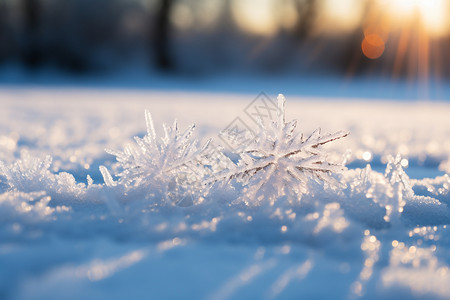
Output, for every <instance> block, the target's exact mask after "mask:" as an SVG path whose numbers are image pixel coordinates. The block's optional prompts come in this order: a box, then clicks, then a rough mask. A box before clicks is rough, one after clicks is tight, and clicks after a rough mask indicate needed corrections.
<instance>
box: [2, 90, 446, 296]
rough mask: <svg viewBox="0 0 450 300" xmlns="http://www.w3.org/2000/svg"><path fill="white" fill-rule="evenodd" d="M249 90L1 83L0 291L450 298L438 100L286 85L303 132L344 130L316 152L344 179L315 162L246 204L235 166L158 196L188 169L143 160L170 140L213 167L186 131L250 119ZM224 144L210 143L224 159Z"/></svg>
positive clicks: (291, 115)
mask: <svg viewBox="0 0 450 300" xmlns="http://www.w3.org/2000/svg"><path fill="white" fill-rule="evenodd" d="M280 92H281V91H280ZM255 97H256V95H254V96H249V95H246V94H224V93H196V92H192V91H191V92H155V91H146V90H129V89H128V90H126V89H111V88H108V89H89V88H80V87H78V88H67V87H65V88H64V87H60V88H55V87H53V88H37V87H31V86H28V87H27V88H26V89H25V88H22V87H21V88H19V87H9V88H3V89H2V90H0V99H1V108H2V109H1V110H0V149H1V151H0V161H1V164H0V265H1V268H0V298H1V299H61V298H64V299H80V298H83V299H94V298H107V297H108V298H110V299H121V298H124V297H130V298H148V297H151V298H157V299H186V298H196V299H249V298H260V299H298V298H302V297H303V298H306V299H311V298H319V299H324V298H328V299H335V298H341V299H347V298H349V299H357V298H360V297H362V298H364V299H379V298H383V299H384V298H386V299H398V298H413V299H439V298H450V291H449V289H448V277H449V274H450V273H449V270H448V268H449V264H450V252H449V251H450V234H449V229H448V225H449V224H450V211H449V209H448V204H449V203H450V196H449V186H450V179H449V177H448V175H445V172H448V161H450V142H448V140H449V139H448V137H449V136H450V119H449V118H448V116H449V115H450V104H449V103H446V102H395V101H370V102H368V101H366V100H363V99H362V100H360V101H357V100H351V101H342V100H341V99H332V98H331V99H320V98H302V97H298V96H290V95H289V94H286V97H287V102H286V120H293V119H296V120H297V123H296V126H297V128H298V129H299V130H300V132H305V133H307V132H314V130H315V129H316V128H319V127H320V128H322V132H326V133H327V132H338V131H339V130H344V132H345V131H349V132H350V135H349V136H347V137H345V138H343V139H339V140H337V141H333V142H332V143H327V144H326V145H323V149H322V150H321V152H320V155H325V156H326V159H327V161H331V162H336V163H339V162H341V161H345V162H346V163H347V168H348V169H344V170H342V172H341V173H333V174H330V175H329V176H332V177H333V180H335V181H336V182H338V183H340V185H338V186H335V185H333V184H331V183H330V184H328V183H327V180H325V181H322V180H311V181H309V182H308V183H307V185H306V186H305V191H304V193H303V195H302V197H301V201H299V202H297V203H293V202H289V201H274V202H273V201H272V202H270V201H268V202H267V203H265V202H261V203H259V204H258V205H246V203H245V202H242V201H235V200H236V199H239V198H240V197H241V196H242V193H245V184H244V186H243V185H240V183H239V182H234V183H232V184H229V183H228V182H225V183H222V184H215V185H213V186H211V187H210V188H209V189H208V191H207V193H205V192H203V191H202V192H201V195H198V196H196V198H195V199H197V201H192V202H191V203H184V204H185V205H174V204H177V203H178V204H179V202H177V201H172V200H170V201H167V199H163V197H164V196H167V194H168V193H167V192H168V191H169V192H174V191H178V190H177V189H178V188H179V186H180V185H181V187H182V188H183V189H185V188H186V187H187V185H190V186H191V187H192V184H193V181H192V180H193V179H192V178H194V177H195V176H194V177H189V176H188V177H187V178H189V179H188V181H187V182H183V181H180V179H175V180H172V179H171V176H173V175H174V173H173V172H172V170H173V168H170V167H169V168H168V169H166V170H165V171H164V172H165V174H166V175H165V176H162V177H161V178H160V179H159V180H158V179H157V177H154V175H153V174H156V173H157V172H160V171H161V170H163V169H162V168H160V165H159V164H155V163H154V162H155V161H156V162H161V159H162V158H163V156H164V154H165V153H167V151H169V150H170V151H172V152H171V153H172V154H171V156H170V157H171V159H170V163H173V162H174V160H179V161H180V162H181V163H179V164H177V166H183V168H184V166H186V164H187V162H189V170H190V171H193V173H195V174H196V175H198V174H199V173H198V172H200V173H201V172H206V173H205V174H211V173H208V172H213V173H214V172H216V171H218V170H220V167H218V166H219V165H218V164H216V163H217V161H215V162H214V161H213V162H211V161H209V163H210V164H211V165H214V166H215V168H208V169H207V171H208V172H207V171H205V170H203V171H198V170H197V169H196V168H197V167H203V166H204V164H199V163H198V161H197V160H196V163H195V164H194V165H193V164H191V163H192V161H193V160H192V158H193V157H197V155H198V154H199V153H198V151H201V150H202V149H206V148H202V147H200V146H198V145H205V144H206V145H219V144H221V143H222V141H223V140H222V138H223V136H221V135H220V132H221V131H223V130H224V129H226V128H229V125H230V124H231V123H232V122H233V120H235V119H236V118H239V120H241V121H242V123H241V124H244V126H248V127H249V128H250V129H251V130H256V129H258V124H256V123H255V122H253V121H252V118H251V115H249V114H248V113H247V112H248V107H249V104H251V103H254V102H253V101H254V100H258V99H259V98H256V99H255ZM270 97H271V98H273V99H275V97H274V95H270ZM258 101H259V100H258ZM146 109H148V110H149V111H150V112H151V116H152V119H153V120H152V121H151V120H150V118H149V116H150V115H149V114H144V111H145V110H146ZM144 116H147V122H146V120H145V117H144ZM174 119H177V120H178V123H177V124H176V125H173V126H171V127H167V128H166V133H165V135H162V136H161V135H159V132H160V131H159V130H160V129H161V128H162V125H163V124H164V123H168V124H172V122H173V120H174ZM194 122H195V123H196V127H195V128H196V130H195V132H194V131H192V130H190V129H189V128H191V127H189V124H192V123H194ZM233 124H234V123H233ZM283 124H284V125H286V126H289V124H290V123H289V122H288V121H286V123H285V122H284V120H283ZM152 128H154V129H152ZM177 128H183V129H184V128H188V130H187V131H184V130H181V131H178V129H177ZM290 128H292V127H290ZM183 134H185V135H183ZM133 136H137V138H136V139H135V140H133ZM161 137H162V139H161ZM183 137H186V138H185V139H183ZM269 137H270V135H269ZM171 138H172V140H174V141H179V142H180V143H179V144H177V143H176V142H175V143H171V142H170V141H169V140H170V139H171ZM180 138H181V139H180ZM211 138H212V142H211V143H212V144H211V143H210V144H207V141H208V140H209V139H211ZM177 139H179V140H177ZM196 140H198V141H199V142H195V141H196ZM288 140H289V139H288ZM170 145H174V146H175V148H170ZM194 146H195V147H194ZM253 146H254V145H253ZM253 146H252V147H253ZM257 146H258V147H259V146H261V145H257ZM190 147H192V148H190ZM106 148H107V149H124V150H123V151H122V150H114V151H109V152H111V153H113V154H114V155H110V154H108V153H107V152H105V149H106ZM126 149H129V150H126ZM130 149H132V150H130ZM144 149H146V150H145V151H144ZM180 149H182V150H180ZM186 149H189V150H186ZM220 149H221V148H220ZM234 150H235V149H229V148H226V147H225V149H222V150H220V151H223V152H224V154H225V155H227V156H228V157H230V161H229V162H225V160H221V159H220V158H219V159H218V161H219V162H221V163H223V165H221V166H222V167H224V166H227V164H229V163H233V164H235V163H237V161H238V160H239V157H240V156H239V153H237V155H236V153H235V154H233V151H234ZM127 151H128V152H127ZM130 151H131V152H130ZM133 151H134V152H133ZM139 151H141V152H139ZM170 151H169V152H170ZM180 151H181V152H180ZM130 153H133V155H128V154H130ZM179 153H182V154H186V156H183V155H181V156H179V155H178V154H179ZM147 154H151V155H147ZM188 154H192V155H188ZM194 154H195V155H194ZM233 155H234V156H233ZM114 156H117V157H118V158H119V161H118V162H117V161H116V160H115V157H114ZM186 158H189V159H187V160H186ZM255 158H256V156H255ZM222 159H223V158H222ZM321 161H323V160H321ZM124 162H125V163H124ZM137 165H138V166H140V167H139V168H140V169H144V172H143V173H142V172H140V171H138V172H137V173H135V172H134V171H135V170H134V169H133V168H134V167H135V166H137ZM228 166H229V165H228ZM177 168H178V167H177ZM192 168H193V169H192ZM124 170H125V171H127V170H132V171H131V172H128V173H123V171H124ZM155 170H156V171H155ZM189 170H186V169H182V171H183V172H184V173H186V172H190V171H189ZM333 170H334V169H333ZM330 171H331V170H330ZM155 172H156V173H155ZM125 174H126V175H125ZM177 174H178V173H177ZM424 174H425V175H430V176H429V178H424V177H426V176H424ZM102 175H103V176H102ZM208 176H209V175H208ZM195 178H197V177H195ZM195 178H194V179H195ZM306 178H309V176H307V177H306ZM133 180H137V181H133ZM164 180H167V181H166V182H165V181H164ZM142 182H144V183H145V184H141V183H142ZM174 183H175V185H174ZM288 184H295V183H292V182H289V183H288ZM159 185H160V186H161V187H162V188H160V187H159ZM155 186H156V187H157V188H155ZM165 187H173V189H170V188H169V190H164V188H165ZM158 189H159V190H158ZM169 194H170V193H169ZM172 196H173V193H172ZM277 196H278V197H277V199H281V200H282V197H283V196H282V195H281V194H277ZM279 196H281V198H280V197H279ZM169 199H173V197H172V198H171V197H169Z"/></svg>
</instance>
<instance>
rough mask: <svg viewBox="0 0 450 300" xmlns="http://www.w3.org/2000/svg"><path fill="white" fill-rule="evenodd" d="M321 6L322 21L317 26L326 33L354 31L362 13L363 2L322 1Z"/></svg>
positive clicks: (344, 0) (345, 0) (350, 0)
mask: <svg viewBox="0 0 450 300" xmlns="http://www.w3.org/2000/svg"><path fill="white" fill-rule="evenodd" d="M321 5H322V7H321V9H322V14H323V16H324V21H323V22H319V24H317V26H318V27H319V30H322V31H328V32H336V31H338V32H342V31H351V30H354V29H355V28H356V27H358V26H359V24H360V22H361V17H362V15H363V12H364V1H361V0H324V1H322V2H321Z"/></svg>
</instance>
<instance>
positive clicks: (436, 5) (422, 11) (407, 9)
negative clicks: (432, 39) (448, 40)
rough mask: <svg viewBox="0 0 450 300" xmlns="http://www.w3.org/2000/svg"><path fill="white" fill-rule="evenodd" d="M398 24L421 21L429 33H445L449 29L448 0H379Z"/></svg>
mask: <svg viewBox="0 0 450 300" xmlns="http://www.w3.org/2000/svg"><path fill="white" fill-rule="evenodd" d="M378 2H379V4H381V5H382V6H383V10H385V11H386V12H387V13H388V14H389V15H390V17H391V19H392V21H394V22H396V23H397V25H403V24H405V22H417V21H418V22H420V23H421V25H422V26H423V28H424V29H426V30H427V31H428V33H429V34H433V35H443V34H446V33H448V31H449V26H448V25H449V23H448V18H447V12H448V8H449V6H448V0H378Z"/></svg>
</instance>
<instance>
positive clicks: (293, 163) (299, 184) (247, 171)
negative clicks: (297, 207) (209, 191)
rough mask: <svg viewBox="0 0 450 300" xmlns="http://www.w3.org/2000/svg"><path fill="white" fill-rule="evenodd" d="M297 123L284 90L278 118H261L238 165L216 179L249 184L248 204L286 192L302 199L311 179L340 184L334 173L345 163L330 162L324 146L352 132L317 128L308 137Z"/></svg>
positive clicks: (272, 199)
mask: <svg viewBox="0 0 450 300" xmlns="http://www.w3.org/2000/svg"><path fill="white" fill-rule="evenodd" d="M296 126H297V121H296V120H293V121H291V122H289V123H286V121H285V98H284V96H283V95H281V94H280V95H279V96H278V110H277V119H276V121H274V122H269V124H263V122H262V121H260V122H259V131H258V132H257V134H256V135H255V136H254V138H253V140H252V142H251V143H249V144H246V145H243V146H242V148H241V149H240V153H239V156H240V160H239V162H238V163H237V165H234V166H233V167H231V168H230V169H228V170H226V171H223V172H221V173H219V174H217V175H216V176H215V177H214V178H213V180H212V181H213V182H216V181H221V180H225V181H227V182H229V181H231V180H236V181H238V182H240V183H242V184H243V185H244V186H245V188H244V190H243V195H244V197H243V200H244V202H245V203H246V204H260V203H261V201H262V200H263V199H268V200H269V203H270V204H271V205H273V204H274V203H275V201H276V200H277V199H278V198H279V197H283V196H286V197H287V198H288V201H289V202H294V201H296V200H297V201H298V200H300V198H301V196H302V195H303V194H306V193H308V192H309V189H308V183H309V180H310V179H314V180H316V181H321V182H325V183H326V184H327V185H329V186H336V185H340V183H339V182H338V181H337V180H336V179H335V178H333V176H332V173H335V172H341V171H342V170H343V169H344V167H343V164H333V163H329V162H328V161H327V159H326V158H327V157H326V153H324V152H323V151H322V149H321V146H322V145H324V144H327V143H329V142H332V141H334V140H337V139H340V138H343V137H346V136H347V135H348V134H349V133H348V132H343V131H339V132H336V133H334V134H327V135H321V132H320V129H317V130H316V131H314V132H313V133H312V134H311V135H310V136H309V137H307V138H304V137H303V134H299V133H295V128H296ZM228 135H229V136H231V137H232V138H234V139H235V140H240V139H241V140H246V139H247V138H248V135H249V133H244V134H241V135H240V136H233V132H228Z"/></svg>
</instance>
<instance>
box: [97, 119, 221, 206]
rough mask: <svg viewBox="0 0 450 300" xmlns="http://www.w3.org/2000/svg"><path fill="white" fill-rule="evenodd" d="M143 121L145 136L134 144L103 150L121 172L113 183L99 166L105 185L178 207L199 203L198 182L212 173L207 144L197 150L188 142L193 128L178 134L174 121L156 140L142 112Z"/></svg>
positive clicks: (199, 184) (151, 123)
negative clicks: (145, 127)
mask: <svg viewBox="0 0 450 300" xmlns="http://www.w3.org/2000/svg"><path fill="white" fill-rule="evenodd" d="M145 119H146V124H147V134H146V135H145V136H144V137H143V138H139V137H135V138H134V139H135V141H136V144H129V145H127V146H126V147H125V149H124V150H123V151H114V150H109V149H107V150H106V152H108V153H109V154H112V155H115V156H116V159H117V161H118V163H119V164H118V167H119V168H120V170H121V171H120V172H119V173H118V174H117V176H118V177H119V180H118V182H115V181H114V180H113V178H112V176H111V174H110V173H109V172H108V170H107V169H106V168H105V167H104V166H101V167H100V171H101V173H102V175H103V178H104V180H105V183H106V185H107V186H110V187H113V186H117V185H118V186H121V187H123V188H124V189H125V191H124V192H125V193H132V192H138V193H139V192H141V193H143V194H144V197H145V198H150V197H156V198H160V199H161V198H165V200H166V201H167V202H168V203H174V204H176V205H181V206H187V205H192V204H195V202H196V201H201V199H202V197H201V194H202V192H204V191H203V185H202V180H203V178H204V176H206V174H210V173H212V172H213V171H212V166H211V164H209V161H210V160H211V159H210V156H211V153H212V152H211V151H210V149H209V148H210V147H209V146H210V141H208V142H207V143H206V144H205V145H204V146H203V147H201V148H199V147H197V144H198V143H197V141H196V140H192V139H191V136H192V133H193V131H194V128H195V125H194V124H193V125H191V126H190V127H188V128H187V130H186V131H185V132H183V133H180V132H179V130H178V125H177V121H175V122H174V123H173V126H171V127H168V126H166V125H165V124H164V125H163V128H164V134H165V135H164V137H163V138H161V139H158V138H157V136H156V132H155V128H154V125H153V120H152V117H151V114H150V112H148V111H145Z"/></svg>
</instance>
